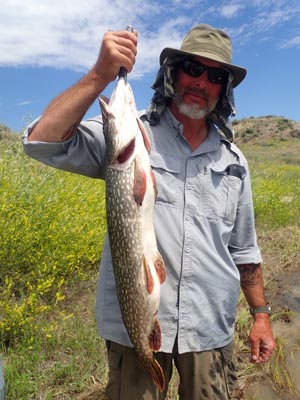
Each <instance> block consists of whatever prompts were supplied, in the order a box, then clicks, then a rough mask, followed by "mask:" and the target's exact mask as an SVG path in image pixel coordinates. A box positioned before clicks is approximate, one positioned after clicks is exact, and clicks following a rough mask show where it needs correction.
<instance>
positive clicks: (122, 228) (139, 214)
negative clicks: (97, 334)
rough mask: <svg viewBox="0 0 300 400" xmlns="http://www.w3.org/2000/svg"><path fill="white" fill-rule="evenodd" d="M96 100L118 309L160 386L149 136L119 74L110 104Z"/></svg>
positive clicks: (158, 268) (159, 263) (161, 272)
mask: <svg viewBox="0 0 300 400" xmlns="http://www.w3.org/2000/svg"><path fill="white" fill-rule="evenodd" d="M100 106H101V110H102V115H103V120H104V130H103V132H104V136H105V141H106V146H107V155H106V158H107V166H106V176H105V181H106V214H107V228H108V235H109V240H110V247H111V254H112V262H113V268H114V274H115V280H116V287H117V293H118V300H119V304H120V309H121V314H122V318H123V321H124V325H125V327H126V329H127V332H128V336H129V338H130V340H131V342H132V344H133V346H134V348H135V350H136V352H137V355H138V358H139V360H140V362H141V364H142V365H143V366H144V367H145V368H146V370H147V371H148V372H149V373H150V375H151V376H152V379H153V381H154V383H155V384H156V385H157V386H158V387H159V389H160V390H161V391H163V389H164V385H165V384H164V375H163V371H162V369H161V367H160V365H159V364H158V362H157V361H156V360H155V358H154V356H153V351H158V350H159V348H160V342H161V332H160V326H159V322H158V320H157V312H158V306H159V298H160V286H161V283H162V282H163V281H164V279H165V274H166V271H165V265H164V262H163V260H162V257H161V255H160V254H159V252H158V249H157V244H156V237H155V232H154V203H155V197H156V185H155V179H154V175H153V173H152V170H151V167H150V160H149V151H150V141H149V138H148V137H147V134H146V133H145V131H144V129H143V127H142V124H141V122H140V121H139V118H138V114H137V110H136V106H135V102H134V97H133V93H132V90H131V87H130V85H129V83H128V82H127V80H125V79H124V78H123V77H120V78H119V79H118V82H117V85H116V88H115V90H114V92H113V94H112V96H111V99H110V101H109V103H108V105H107V104H106V102H105V101H104V100H103V99H102V98H101V97H100Z"/></svg>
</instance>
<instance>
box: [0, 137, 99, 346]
mask: <svg viewBox="0 0 300 400" xmlns="http://www.w3.org/2000/svg"><path fill="white" fill-rule="evenodd" d="M0 153H1V163H0V176H1V186H0V196H1V204H0V220H1V221H2V223H1V225H0V241H1V247H0V271H1V273H0V278H1V280H0V341H2V342H4V343H6V344H7V345H8V344H10V343H13V342H15V341H17V340H19V339H20V338H21V337H24V336H26V337H28V340H30V337H32V335H34V332H35V329H37V323H38V318H39V316H40V315H41V314H43V313H46V312H48V311H50V310H51V309H52V307H54V306H55V304H57V303H58V302H61V301H63V300H64V289H65V287H66V285H68V284H70V282H72V281H74V280H76V279H83V280H84V279H88V277H89V274H90V272H91V271H95V269H97V268H98V262H99V258H100V253H101V248H102V241H103V235H104V230H105V205H104V190H103V183H102V182H101V181H99V180H93V179H89V178H84V177H81V176H77V175H75V174H71V173H66V172H63V171H58V170H55V169H52V168H50V167H46V166H44V165H42V164H40V163H38V162H36V161H34V160H32V159H30V158H28V157H26V156H25V155H24V154H23V151H22V148H21V144H20V140H19V141H18V142H13V143H10V142H0ZM48 329H49V332H51V329H52V327H51V325H50V324H49V327H48ZM49 332H48V333H49ZM45 334H47V332H45Z"/></svg>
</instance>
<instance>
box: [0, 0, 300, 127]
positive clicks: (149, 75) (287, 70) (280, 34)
mask: <svg viewBox="0 0 300 400" xmlns="http://www.w3.org/2000/svg"><path fill="white" fill-rule="evenodd" d="M299 15H300V2H299V0H251V1H246V0H233V1H228V0H227V1H223V0H220V1H209V0H197V1H196V0H186V1H181V0H173V1H171V0H165V1H164V0H147V1H138V0H130V1H128V0H84V1H82V0H73V1H71V0H51V1H50V0H26V1H24V0H1V12H0V27H1V28H0V30H1V35H0V123H2V124H5V125H7V126H8V127H10V128H11V129H12V130H14V131H17V132H19V131H21V130H22V129H23V128H24V126H25V125H26V124H27V123H28V122H29V121H31V120H33V119H34V118H36V117H37V116H38V115H40V114H41V113H42V111H43V110H44V108H45V107H46V106H47V104H48V103H49V101H50V100H51V99H52V98H53V97H54V96H56V95H58V94H59V93H60V92H61V91H63V90H64V89H65V88H67V87H69V86H70V85H72V84H73V83H75V82H76V81H77V80H78V79H80V78H81V77H82V76H83V74H84V73H85V72H87V71H88V70H89V69H90V68H91V67H92V65H93V63H94V62H95V61H96V58H97V55H98V52H99V47H100V44H101V39H102V36H103V34H104V32H105V31H106V30H108V29H122V28H124V27H126V25H128V24H131V25H133V26H134V27H135V28H136V29H137V30H138V32H139V44H138V57H137V62H136V65H135V68H134V71H133V72H132V73H131V74H130V75H129V80H130V83H131V85H132V87H133V90H134V93H135V98H136V103H137V106H138V108H139V109H141V108H145V107H147V105H148V103H149V100H150V98H151V96H152V93H153V91H152V89H151V84H152V82H153V79H154V77H155V74H156V72H157V69H158V59H159V54H160V52H161V50H162V49H163V48H164V47H179V46H180V43H181V41H182V38H183V36H184V34H185V33H186V32H187V31H188V30H189V29H190V28H191V27H192V26H194V25H196V24H197V23H208V24H211V25H214V26H216V27H218V28H221V29H224V30H225V31H227V32H228V33H229V34H230V36H231V38H232V42H233V48H234V50H233V62H234V63H235V64H237V65H242V66H244V67H246V68H247V69H248V75H247V78H246V80H245V81H244V82H243V83H242V84H241V85H240V86H239V87H238V88H236V90H235V102H236V109H237V118H238V119H241V118H245V117H250V116H263V115H280V116H284V117H286V118H291V119H294V120H296V121H299V120H300V106H299V105H300V101H299V91H300V72H299V70H300V67H299V65H300V18H299ZM112 86H113V85H110V87H109V88H108V89H107V90H106V95H109V94H110V92H111V89H112ZM98 113H99V109H98V105H97V104H96V103H95V104H94V105H93V106H92V107H91V109H90V110H89V111H88V113H87V115H86V117H89V116H93V115H96V114H98Z"/></svg>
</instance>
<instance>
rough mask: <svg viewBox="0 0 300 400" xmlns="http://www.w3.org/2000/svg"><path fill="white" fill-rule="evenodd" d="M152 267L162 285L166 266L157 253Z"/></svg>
mask: <svg viewBox="0 0 300 400" xmlns="http://www.w3.org/2000/svg"><path fill="white" fill-rule="evenodd" d="M154 267H155V269H156V272H157V275H158V278H159V281H160V283H163V282H164V281H165V279H166V266H165V263H164V260H163V258H162V256H161V255H160V253H157V256H156V259H155V260H154Z"/></svg>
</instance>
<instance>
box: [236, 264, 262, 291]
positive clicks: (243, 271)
mask: <svg viewBox="0 0 300 400" xmlns="http://www.w3.org/2000/svg"><path fill="white" fill-rule="evenodd" d="M237 267H238V270H239V272H240V277H241V287H242V288H243V289H245V288H249V287H254V286H256V285H257V284H258V283H259V282H261V266H260V264H243V265H238V266H237Z"/></svg>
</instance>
